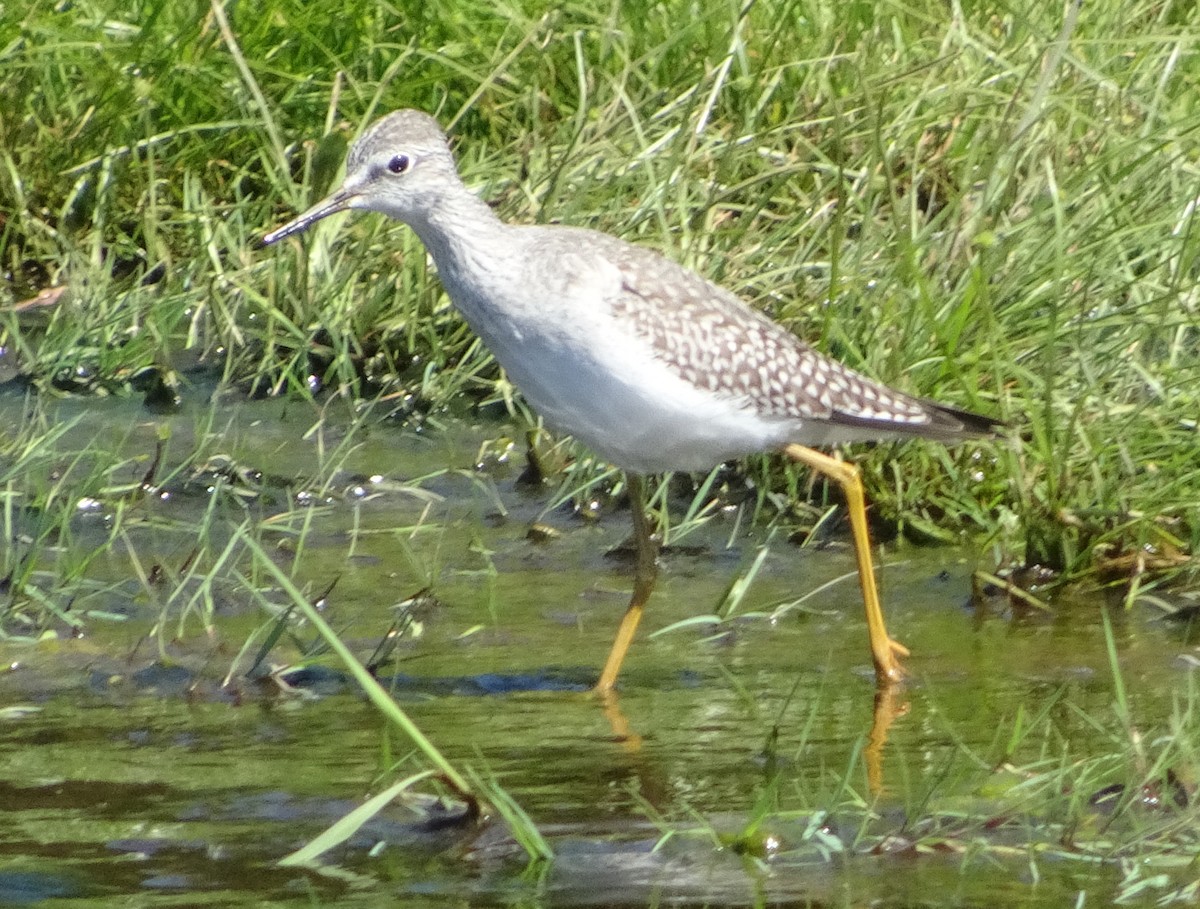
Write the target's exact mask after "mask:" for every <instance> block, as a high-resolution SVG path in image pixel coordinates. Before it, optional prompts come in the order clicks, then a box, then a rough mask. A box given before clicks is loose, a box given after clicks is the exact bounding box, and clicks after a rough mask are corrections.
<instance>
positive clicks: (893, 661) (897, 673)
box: [875, 637, 909, 688]
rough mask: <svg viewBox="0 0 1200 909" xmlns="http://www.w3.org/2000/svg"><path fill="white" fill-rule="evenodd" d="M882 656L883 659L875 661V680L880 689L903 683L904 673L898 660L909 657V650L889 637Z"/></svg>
mask: <svg viewBox="0 0 1200 909" xmlns="http://www.w3.org/2000/svg"><path fill="white" fill-rule="evenodd" d="M884 654H885V655H884V657H883V659H879V658H878V657H876V659H875V680H876V682H877V683H878V684H879V686H880V687H881V688H883V687H886V686H889V685H895V684H897V683H899V682H903V681H904V676H905V675H906V673H905V672H904V666H902V665H901V663H900V660H901V658H903V657H907V656H909V650H908V648H907V647H905V646H904V645H903V644H901V643H900V642H899V641H894V640H892V639H891V638H890V637H889V638H888V639H887V643H886V650H885V652H884Z"/></svg>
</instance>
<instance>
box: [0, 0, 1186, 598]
mask: <svg viewBox="0 0 1200 909" xmlns="http://www.w3.org/2000/svg"><path fill="white" fill-rule="evenodd" d="M224 17H227V21H228V26H227V27H226V26H225V24H224ZM1197 28H1200V13H1198V12H1197V9H1196V7H1195V6H1194V5H1193V4H1188V3H1181V2H1174V3H1172V2H1167V3H1149V2H1140V3H1135V4H1134V5H1132V6H1131V5H1130V4H1127V3H1116V2H1102V3H1095V4H1088V5H1087V6H1086V7H1085V8H1083V9H1082V11H1079V12H1078V15H1077V16H1076V15H1074V14H1072V15H1068V16H1067V19H1066V21H1065V22H1064V18H1063V8H1062V7H1061V6H1056V5H1053V4H1051V5H1047V4H1039V3H1033V2H1027V3H1024V4H1021V5H1020V6H1018V7H1014V6H1012V5H1004V4H998V3H994V2H964V3H958V4H953V5H948V6H945V7H938V8H936V9H933V8H930V9H929V10H925V11H923V10H922V9H921V8H918V7H910V6H907V5H904V4H900V3H894V2H883V3H851V4H838V5H833V4H830V5H828V6H827V7H824V8H814V7H813V4H810V3H800V2H798V0H795V2H789V0H773V2H759V3H755V4H747V5H745V6H739V5H738V4H736V3H729V2H699V3H694V4H690V5H686V6H684V5H681V4H659V3H644V2H635V3H622V4H615V3H614V4H609V5H601V6H598V7H597V6H595V5H592V6H588V5H586V4H571V5H567V6H564V7H560V8H558V9H557V10H555V11H554V12H550V13H543V12H542V11H541V10H540V9H539V8H538V6H537V5H535V4H530V3H527V4H519V3H512V2H510V3H507V4H502V5H500V6H496V5H494V4H479V3H471V2H462V3H457V4H451V5H443V6H441V7H438V8H437V9H436V10H435V9H434V8H433V7H429V8H421V9H415V8H414V9H411V10H410V9H407V8H405V7H401V6H389V5H386V4H385V5H379V4H377V3H374V2H371V3H367V2H351V3H349V4H340V5H338V6H337V7H336V8H334V7H330V6H321V5H313V4H306V3H300V2H294V0H293V2H276V3H273V4H269V5H265V6H263V5H260V6H257V7H254V8H251V7H245V6H230V7H229V8H228V9H226V10H224V14H223V16H222V15H217V14H216V13H214V11H213V9H212V8H211V7H210V6H209V5H207V4H204V3H198V2H192V3H167V2H164V0H158V2H146V3H140V4H135V5H134V6H133V7H130V5H129V4H114V3H108V2H78V3H75V4H72V5H71V6H70V8H69V9H68V10H64V9H61V8H60V7H59V6H57V5H55V4H52V3H49V2H34V3H32V4H28V5H26V6H22V7H21V8H20V9H19V10H18V8H17V7H12V6H11V5H10V8H8V9H7V10H6V11H5V14H4V18H3V19H2V20H0V263H2V268H3V272H4V274H5V275H6V276H7V280H6V281H5V282H4V283H3V284H0V303H3V304H4V311H3V313H2V314H0V345H2V346H3V347H4V349H5V351H6V352H7V353H6V354H5V357H6V358H7V359H8V360H9V362H10V363H11V364H13V368H14V369H15V370H16V371H17V372H18V373H19V374H20V375H21V376H23V377H25V378H27V379H28V380H29V381H31V382H32V383H33V384H34V386H35V387H37V388H38V389H43V390H45V389H50V388H57V389H60V390H64V391H68V392H72V393H88V392H94V391H97V390H109V391H111V390H120V389H127V388H134V387H136V388H138V389H139V390H140V389H142V388H143V387H145V386H147V385H149V386H150V387H156V386H157V385H159V384H165V387H166V388H167V389H169V390H171V389H178V390H179V392H180V393H182V394H184V395H187V394H189V393H190V390H191V388H192V386H191V384H190V383H189V382H188V381H182V384H180V371H181V370H182V368H183V367H182V366H181V365H180V364H181V363H185V364H187V366H188V368H189V369H194V368H197V367H198V368H200V369H202V370H203V369H207V370H208V371H209V374H210V375H212V374H215V375H217V376H219V377H220V378H221V379H222V380H223V381H225V382H227V383H229V384H231V385H234V386H236V387H238V388H240V389H243V390H245V391H247V392H250V393H259V394H261V393H272V394H274V393H286V394H291V395H299V396H309V395H313V394H322V395H323V394H329V393H331V392H332V393H340V394H345V395H348V396H351V397H355V398H366V399H369V398H373V397H376V396H379V395H387V396H390V399H392V400H397V401H400V400H403V401H406V402H407V404H406V405H405V407H406V408H407V409H408V410H410V411H411V412H412V413H413V415H414V416H415V417H419V416H420V415H422V414H428V413H436V412H439V411H441V410H445V409H447V408H449V409H451V410H452V411H458V412H465V411H467V410H468V409H477V410H482V411H483V412H488V411H489V410H491V411H493V412H496V411H500V410H503V409H508V408H521V407H522V405H521V402H520V400H519V396H516V395H514V392H513V389H512V388H511V387H510V386H508V385H507V383H505V382H504V381H503V380H502V378H501V376H500V375H499V373H498V371H497V369H496V368H495V366H494V365H493V364H492V362H491V360H490V357H489V355H488V353H487V351H486V350H485V349H483V348H482V347H481V346H480V345H479V344H478V342H477V341H476V340H475V339H474V338H473V337H472V336H471V335H470V333H469V332H468V331H467V329H466V328H465V326H464V325H463V324H462V323H461V321H460V320H459V319H458V317H457V316H456V315H455V314H454V312H453V310H452V309H451V308H450V306H449V304H448V302H447V300H446V299H445V297H444V295H443V294H442V292H441V290H440V287H439V285H438V283H437V281H436V277H435V276H434V275H433V274H432V273H431V270H430V269H429V268H427V266H426V263H425V257H424V254H423V251H422V250H421V248H420V245H419V243H418V241H417V240H416V238H415V237H414V236H413V235H412V234H411V233H410V232H408V231H407V230H406V229H404V228H402V227H400V226H398V225H394V224H389V223H386V222H385V221H384V219H382V218H379V217H375V216H366V217H351V218H349V219H347V221H346V223H345V224H344V225H343V226H342V228H341V230H340V232H335V231H334V230H319V231H316V232H315V233H314V234H313V235H312V236H310V237H309V238H307V239H306V240H305V241H304V243H303V244H292V245H288V246H287V247H286V248H284V249H278V250H277V249H272V250H261V249H259V248H258V244H257V241H258V238H259V237H260V236H261V234H262V233H263V232H264V231H265V230H267V229H269V228H270V227H272V226H275V225H277V224H279V223H280V222H281V221H282V220H283V219H285V218H286V217H288V216H289V215H290V214H292V213H293V212H294V211H295V210H296V209H298V208H300V207H302V206H304V205H306V204H307V203H309V202H310V201H312V200H313V199H315V198H316V197H317V196H319V195H320V194H321V193H323V192H325V191H326V190H327V189H328V188H329V187H330V186H331V185H332V184H333V182H334V181H335V180H336V179H337V172H338V168H339V166H340V162H341V160H342V157H343V155H344V152H345V149H346V146H347V143H348V142H349V141H350V140H351V139H352V138H353V136H354V134H355V132H356V131H357V130H358V129H359V128H360V127H361V126H362V125H363V124H364V123H366V122H368V121H369V120H370V119H372V118H373V117H375V116H377V115H379V114H381V113H383V112H385V111H387V110H390V109H393V108H396V107H401V106H414V107H419V108H423V109H425V110H429V111H431V112H434V113H436V114H438V116H439V117H441V119H442V120H443V122H445V123H446V124H448V125H450V126H451V127H452V131H453V133H454V135H455V137H456V142H457V148H458V153H459V158H460V161H461V164H462V168H463V171H464V174H465V176H466V178H467V180H468V182H469V183H471V184H472V185H474V186H475V187H477V188H478V190H479V191H480V192H481V193H482V194H483V195H484V196H485V197H487V198H488V199H489V200H493V201H494V202H495V204H496V205H497V206H498V208H499V210H500V211H501V212H502V213H503V214H504V216H505V217H507V218H510V219H513V220H516V221H525V222H534V221H541V222H549V221H555V222H562V223H571V224H582V225H590V226H594V227H598V228H600V229H604V230H608V231H611V232H614V233H617V234H619V235H621V236H623V237H626V238H629V239H632V240H637V241H639V242H644V243H647V244H650V245H652V246H655V247H658V248H660V249H662V250H664V251H666V252H667V253H668V254H670V255H672V256H674V257H676V258H678V259H680V260H681V261H683V262H685V263H686V264H688V265H690V266H692V267H695V268H697V269H698V270H700V271H702V272H703V273H705V274H706V275H709V276H711V277H712V278H714V279H716V280H718V281H719V282H721V283H723V284H725V285H726V286H728V287H730V288H732V289H733V290H735V291H737V292H738V293H740V294H741V295H742V296H743V297H745V298H746V299H747V300H748V301H749V302H751V303H752V304H753V305H755V306H757V307H759V308H761V309H763V310H765V311H767V312H769V313H770V314H771V315H772V316H773V317H775V318H777V319H779V320H780V321H782V322H783V323H785V324H786V325H788V326H789V327H790V328H792V329H794V330H795V331H796V332H797V333H798V334H800V335H802V336H804V337H806V338H809V339H812V340H815V341H816V343H817V344H818V345H819V346H820V347H821V348H822V349H823V350H826V351H827V352H829V353H831V354H833V355H835V356H837V357H839V358H841V359H842V360H844V361H846V362H847V363H849V364H850V365H852V366H854V367H855V368H858V369H861V370H864V371H866V372H867V373H869V374H870V375H872V376H875V377H877V378H879V379H881V380H884V381H886V382H889V383H893V384H895V385H897V386H900V387H902V388H904V389H906V390H909V391H912V392H914V393H918V394H921V395H925V396H928V397H934V398H937V399H939V400H942V401H946V402H947V403H951V404H955V405H958V406H962V407H968V408H972V409H976V410H980V411H983V412H985V413H988V414H991V415H995V416H996V417H999V418H1001V419H1003V420H1005V421H1007V422H1008V423H1009V424H1010V425H1011V426H1012V431H1011V432H1010V433H1009V434H1008V435H1007V436H1006V437H1005V438H1002V439H1000V440H998V441H996V442H994V443H985V444H980V445H968V446H962V447H960V448H959V449H957V450H954V451H950V452H947V451H946V450H944V449H942V448H941V447H939V446H934V445H923V444H910V445H903V446H892V445H888V446H879V447H876V448H873V449H864V450H861V451H857V452H855V453H854V456H855V457H856V458H857V459H858V460H860V461H861V462H862V464H863V466H864V471H865V474H866V477H867V481H868V483H869V493H870V497H871V500H872V502H873V503H874V511H875V516H876V519H877V521H878V522H879V523H880V525H881V526H880V528H879V529H881V530H882V529H884V528H885V527H890V528H892V529H894V530H896V531H897V532H900V533H902V534H904V535H906V536H908V537H910V538H913V539H917V540H928V539H931V538H933V539H953V538H955V537H956V536H958V535H959V534H960V533H962V532H963V531H968V532H971V533H973V534H975V535H976V536H977V537H978V538H980V539H982V540H983V541H985V544H986V545H988V546H990V547H991V548H992V550H993V553H994V558H995V561H996V562H997V563H998V564H1000V565H1002V566H1006V565H1019V564H1039V565H1045V566H1049V567H1051V568H1054V569H1056V570H1059V571H1062V572H1063V577H1065V578H1067V579H1071V580H1079V579H1083V578H1086V579H1089V580H1091V581H1094V582H1100V583H1107V582H1114V581H1115V582H1119V583H1125V584H1129V583H1131V582H1132V583H1133V584H1134V585H1135V588H1136V589H1138V590H1144V589H1146V586H1148V585H1149V586H1153V585H1156V584H1160V583H1164V581H1174V582H1176V583H1184V584H1186V583H1189V582H1190V581H1192V580H1194V577H1195V571H1194V569H1193V568H1192V566H1191V563H1190V562H1187V561H1186V560H1185V559H1183V558H1181V557H1184V556H1189V555H1191V554H1192V553H1194V552H1195V548H1196V543H1197V537H1198V536H1200V458H1198V457H1197V456H1196V453H1197V450H1198V442H1200V436H1198V429H1197V421H1196V415H1197V414H1198V413H1200V371H1198V369H1197V367H1198V364H1200V354H1198V353H1197V350H1198V348H1200V337H1198V336H1200V316H1198V311H1197V302H1196V281H1197V274H1198V270H1200V240H1198V237H1197V234H1198V232H1200V228H1198V226H1197V222H1196V211H1195V204H1194V202H1195V199H1196V186H1197V185H1198V184H1197V174H1198V170H1200V167H1198V165H1197V162H1196V158H1195V154H1194V149H1195V137H1196V133H1197V127H1198V126H1200V109H1198V102H1197V100H1196V99H1197V98H1200V91H1198V89H1200V64H1198V63H1197V58H1196V56H1195V54H1194V48H1193V45H1194V35H1195V33H1196V30H1197ZM51 286H65V287H66V288H67V290H66V293H65V295H64V296H63V297H62V298H61V299H60V300H59V301H58V302H57V303H56V304H54V305H52V306H45V307H31V308H25V309H22V310H20V311H18V310H15V309H14V308H13V307H12V304H14V303H16V302H18V301H21V300H25V299H27V298H30V297H32V296H33V295H34V294H35V293H36V292H38V291H40V290H42V289H44V288H47V287H51ZM6 448H8V449H10V451H11V448H12V445H11V444H8V445H6ZM9 457H11V454H10V455H9ZM746 470H747V471H748V476H749V477H751V478H753V480H754V481H755V483H756V484H757V485H758V487H759V488H760V489H763V488H766V489H771V490H775V491H783V492H786V493H787V494H788V495H789V496H791V495H796V494H799V495H800V497H801V498H804V497H805V494H806V493H808V492H810V490H809V488H808V486H807V484H806V482H805V481H804V478H803V477H801V476H798V475H797V474H796V473H795V471H794V469H793V468H791V467H787V466H784V465H781V464H778V463H776V462H774V461H773V460H766V459H761V460H757V461H755V462H754V463H752V464H749V465H747V468H746ZM13 482H14V483H17V484H18V485H19V483H20V482H21V481H20V480H19V479H16V480H14V481H13ZM570 482H575V481H574V480H571V481H570ZM717 491H718V492H719V491H720V490H719V489H718V490H717ZM811 492H813V493H814V494H815V501H816V502H817V504H818V505H819V504H820V503H821V502H822V501H823V496H824V495H825V492H824V490H823V488H818V489H816V490H815V491H811ZM763 496H764V498H763V502H764V504H770V503H772V502H776V503H777V501H778V500H777V499H774V498H772V497H769V496H768V495H766V494H765V493H763ZM768 511H769V512H770V513H771V514H773V515H777V516H780V517H781V518H782V519H783V520H784V521H786V522H788V523H789V525H790V526H799V527H804V526H811V524H812V522H813V520H814V518H813V513H812V512H808V511H802V512H799V513H797V512H793V511H791V510H789V509H787V508H784V509H780V508H778V507H774V506H772V507H771V508H769V509H768ZM816 513H818V514H819V513H820V509H818V511H817V512H816ZM1181 571H1183V572H1185V573H1183V574H1181ZM1143 573H1145V574H1144V575H1143Z"/></svg>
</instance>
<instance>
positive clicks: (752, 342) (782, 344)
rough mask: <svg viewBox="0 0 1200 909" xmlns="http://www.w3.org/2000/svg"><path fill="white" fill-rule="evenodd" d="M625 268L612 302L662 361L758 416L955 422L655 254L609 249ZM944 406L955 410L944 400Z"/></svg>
mask: <svg viewBox="0 0 1200 909" xmlns="http://www.w3.org/2000/svg"><path fill="white" fill-rule="evenodd" d="M609 255H610V256H611V257H612V260H613V262H614V264H616V265H617V267H618V268H619V269H620V270H621V273H622V276H623V287H622V293H621V295H620V296H619V298H618V299H617V300H615V301H614V310H615V314H616V315H617V316H618V318H621V319H623V320H627V322H628V324H630V325H633V326H635V330H636V331H637V332H638V333H639V334H640V335H641V336H642V337H643V338H645V339H646V341H647V342H648V343H649V344H650V345H651V346H652V347H653V349H654V350H655V352H656V353H657V355H658V356H659V357H660V359H661V360H662V362H664V363H666V364H667V365H669V366H670V367H671V369H672V370H674V371H675V372H676V373H677V374H678V375H680V376H681V377H683V378H684V379H686V380H687V381H688V382H691V383H692V384H694V385H696V386H698V387H700V388H703V389H705V390H708V391H712V392H715V393H717V394H722V395H728V396H730V397H732V398H734V399H737V400H741V401H744V402H745V406H747V407H751V408H753V409H755V410H757V411H758V413H760V414H762V415H763V416H771V417H779V418H780V419H784V420H787V419H798V420H801V421H805V422H814V421H819V422H825V423H831V424H839V425H844V426H847V427H857V428H860V429H863V430H867V431H866V432H863V433H862V435H863V437H864V438H866V437H869V435H870V432H869V430H870V429H872V428H877V429H878V430H879V434H880V436H881V437H883V436H887V435H891V434H894V433H897V432H898V433H902V434H907V433H913V434H918V435H923V434H927V430H929V429H934V431H933V432H928V434H929V435H940V434H941V432H938V431H937V430H939V429H940V430H941V431H942V432H948V433H951V434H954V433H955V430H956V429H957V430H959V431H961V430H962V429H963V426H962V424H961V422H959V421H957V420H954V419H953V418H952V417H951V418H948V419H947V420H940V419H939V416H940V411H941V410H942V409H941V408H937V409H934V408H932V407H931V406H930V405H929V404H927V403H926V402H924V401H920V400H918V399H915V398H910V397H908V396H907V395H904V394H901V393H899V392H895V391H892V390H891V389H889V388H887V387H886V386H883V385H880V384H878V383H876V382H872V381H870V380H869V379H867V378H865V377H863V376H860V375H859V374H858V373H856V372H854V371H853V370H851V369H848V368H847V367H845V366H843V365H841V364H840V363H838V362H837V361H835V360H830V359H828V358H827V357H824V356H822V355H821V354H819V353H817V352H816V351H815V350H813V349H812V348H811V347H809V346H808V345H806V344H805V343H804V342H803V341H801V340H800V339H799V338H797V337H796V336H794V335H792V334H791V333H790V332H788V331H786V330H785V329H783V328H782V327H780V326H779V325H777V324H776V323H774V322H772V321H771V320H770V319H768V318H767V317H766V316H763V315H761V314H760V313H757V312H755V311H754V310H752V309H750V308H749V307H748V306H747V305H746V304H745V303H743V302H742V301H741V300H739V299H738V298H737V297H735V296H734V295H733V294H731V293H729V292H728V291H726V290H723V289H722V288H720V287H717V286H716V285H715V284H712V283H710V282H708V281H706V280H704V279H703V278H701V277H700V276H699V275H696V274H695V273H693V272H690V271H688V270H687V269H685V268H683V267H682V266H680V265H678V264H676V263H674V262H672V261H670V260H669V259H665V258H663V257H662V256H660V255H658V254H657V253H654V252H651V251H649V250H645V249H641V248H640V247H633V246H627V245H625V244H621V246H620V247H618V248H615V249H611V250H609ZM945 410H946V412H947V414H948V413H950V412H952V411H951V409H949V408H947V409H945Z"/></svg>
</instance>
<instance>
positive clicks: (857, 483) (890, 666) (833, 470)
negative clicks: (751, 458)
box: [783, 445, 908, 688]
mask: <svg viewBox="0 0 1200 909" xmlns="http://www.w3.org/2000/svg"><path fill="white" fill-rule="evenodd" d="M783 453H784V454H786V455H787V456H788V457H789V458H791V459H792V460H794V461H799V462H800V463H801V464H805V465H807V466H808V467H811V468H812V469H813V470H816V471H818V472H819V473H823V474H825V476H827V477H829V478H830V479H831V480H833V481H834V482H835V483H837V484H838V485H839V486H841V487H842V492H843V493H844V494H845V496H846V508H847V510H848V511H849V512H850V529H851V531H852V533H853V535H854V554H855V556H856V557H857V559H858V580H859V582H860V583H861V584H862V593H863V605H864V606H865V607H866V612H867V635H868V636H869V639H870V644H871V658H872V659H873V660H874V662H875V680H876V682H877V683H878V685H879V687H880V688H883V687H885V686H887V685H890V684H892V683H893V682H898V681H900V680H901V679H902V678H904V669H903V668H902V667H901V666H900V659H899V658H900V657H902V656H908V648H906V647H905V646H904V645H903V644H899V643H897V642H896V641H893V640H892V639H891V638H890V637H888V633H887V627H886V626H885V625H884V623H883V607H882V606H880V604H879V591H878V590H877V589H876V588H875V566H874V565H873V564H872V563H871V538H870V535H869V534H868V533H867V509H866V500H865V499H864V497H863V488H862V479H861V478H860V477H859V474H858V468H857V467H855V466H854V465H853V464H847V463H846V462H845V461H839V460H837V459H836V458H831V457H830V456H829V455H826V454H821V452H819V451H813V450H812V449H811V448H805V447H804V446H803V445H788V446H787V447H786V448H784V450H783Z"/></svg>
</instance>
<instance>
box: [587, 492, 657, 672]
mask: <svg viewBox="0 0 1200 909" xmlns="http://www.w3.org/2000/svg"><path fill="white" fill-rule="evenodd" d="M626 481H627V482H628V483H629V507H630V509H631V510H632V511H633V543H634V546H636V547H637V569H636V571H635V574H634V578H633V596H632V597H631V598H630V600H629V608H628V609H626V610H625V617H624V618H622V619H621V627H620V628H618V629H617V637H616V640H614V641H613V645H612V650H610V651H609V652H608V659H607V660H606V661H605V663H604V671H603V672H601V673H600V681H598V682H597V683H596V691H598V692H600V693H601V694H608V693H609V692H611V691H612V690H613V686H615V685H616V684H617V675H618V674H619V673H620V672H621V664H622V663H623V662H624V661H625V654H626V653H627V652H628V650H629V645H630V644H632V643H633V636H634V634H636V633H637V627H638V623H639V622H640V621H641V620H642V610H643V609H644V608H645V606H646V601H647V600H648V599H650V592H651V591H652V590H654V580H655V578H656V577H657V576H658V542H657V541H656V540H655V539H654V534H653V533H651V531H650V519H649V517H648V516H647V514H646V489H645V485H644V484H643V482H642V478H641V477H640V476H638V475H637V474H633V473H631V474H627V475H626Z"/></svg>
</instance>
